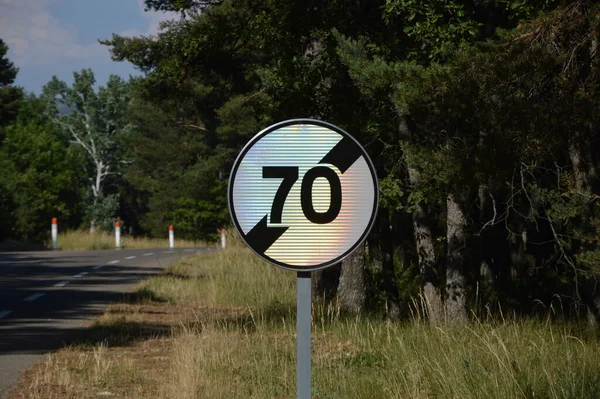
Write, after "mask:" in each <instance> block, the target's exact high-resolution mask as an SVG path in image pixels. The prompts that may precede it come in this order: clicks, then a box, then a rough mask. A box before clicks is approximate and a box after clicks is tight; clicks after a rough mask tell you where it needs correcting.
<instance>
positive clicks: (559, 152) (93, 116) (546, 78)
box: [0, 0, 600, 324]
mask: <svg viewBox="0 0 600 399" xmlns="http://www.w3.org/2000/svg"><path fill="white" fill-rule="evenodd" d="M146 6H147V7H148V9H153V10H161V11H170V12H176V13H178V15H179V18H177V19H175V20H172V21H169V22H165V23H163V24H162V29H161V30H160V32H159V33H158V34H157V35H154V36H139V37H123V36H119V35H113V37H111V38H106V39H105V40H103V41H102V43H103V44H105V45H107V46H109V48H110V50H111V53H112V56H113V59H114V60H115V61H123V60H127V61H129V62H130V63H132V64H133V65H135V66H136V67H137V68H138V69H139V71H140V72H141V73H142V76H141V77H135V78H131V79H130V80H129V81H125V80H123V79H121V78H119V77H117V76H111V77H110V78H109V79H108V81H107V82H100V86H97V85H96V81H95V78H94V73H93V71H92V70H82V71H78V72H75V73H74V82H73V84H72V85H67V84H66V83H65V82H62V81H60V80H58V79H56V78H54V79H52V80H51V81H50V82H48V83H47V84H46V85H45V86H44V88H43V90H42V92H41V94H40V95H37V96H36V95H33V94H31V93H26V92H24V91H23V89H21V88H19V87H16V86H15V85H13V82H14V79H15V77H16V75H17V73H18V70H17V68H15V67H14V65H13V64H12V63H11V62H10V60H9V59H8V58H7V57H6V53H7V50H8V48H7V46H6V45H4V43H3V42H0V59H1V60H0V242H1V241H2V240H5V239H8V238H10V239H17V240H22V241H27V242H34V243H35V242H37V243H44V242H47V240H48V238H49V228H48V227H49V226H48V225H49V222H50V219H51V218H52V217H57V218H59V220H60V223H61V228H70V229H77V228H79V229H81V228H84V229H86V230H88V229H89V230H90V231H94V230H103V231H110V230H111V229H112V226H113V224H114V222H115V221H116V220H120V221H121V223H122V226H123V230H124V231H125V232H127V234H130V235H133V236H164V235H165V226H168V225H169V224H173V225H175V226H176V229H177V234H178V236H179V237H182V238H186V239H194V240H198V239H200V240H214V239H216V238H217V229H218V228H222V227H224V226H227V225H229V224H230V220H229V215H228V211H227V206H226V187H227V181H228V177H229V171H230V169H231V165H232V163H233V160H234V158H235V156H236V155H237V153H238V152H239V150H240V149H241V147H242V146H243V145H244V144H245V143H246V142H247V141H248V140H249V139H250V138H251V137H252V136H254V135H255V134H256V133H257V132H258V131H260V130H262V129H263V128H265V127H267V126H268V125H270V124H272V123H275V122H278V121H281V120H285V119H290V118H297V117H310V118H317V119H322V120H325V121H328V122H331V123H333V124H336V125H338V126H340V127H341V128H343V129H345V130H347V131H348V132H350V133H351V134H352V135H353V136H354V137H356V138H357V139H358V140H359V141H360V142H361V143H362V144H363V145H364V147H365V148H366V149H367V151H368V152H369V154H370V155H371V158H373V159H374V161H375V164H376V168H377V173H378V176H379V179H380V187H381V203H380V210H379V214H378V217H377V223H376V226H375V228H374V229H373V231H372V233H371V235H370V236H369V238H368V240H367V242H366V244H365V245H364V246H363V247H361V248H359V250H357V251H356V252H355V253H354V254H353V255H352V256H351V257H349V258H348V259H347V260H345V261H344V262H343V263H342V264H340V265H338V266H337V267H333V268H330V269H327V270H326V271H324V272H321V273H318V275H317V276H316V278H315V286H316V288H317V293H318V294H319V295H323V296H325V297H330V298H331V297H334V296H335V297H336V298H337V299H338V300H339V303H340V305H341V306H342V308H344V309H345V310H346V311H347V312H350V313H360V312H375V313H381V314H383V315H385V317H387V318H390V319H397V318H402V317H407V316H409V315H410V314H411V312H415V311H418V312H422V313H423V314H424V315H425V316H426V317H427V318H428V319H429V320H430V321H431V322H432V323H439V322H442V321H449V322H453V323H463V322H465V321H466V320H468V318H470V317H477V316H481V315H490V314H491V315H500V314H504V313H506V312H514V313H517V314H535V313H537V312H544V313H546V312H547V311H548V309H559V311H557V313H560V314H561V315H563V316H564V315H566V316H568V317H573V318H586V319H587V320H588V321H589V322H590V323H592V324H598V322H600V287H597V277H598V275H599V274H600V262H599V261H600V249H599V247H598V243H599V240H600V207H599V202H598V200H599V199H600V197H599V196H598V194H599V193H600V187H599V183H600V176H599V175H598V168H599V167H600V165H599V161H600V159H599V157H598V155H597V154H598V150H599V148H600V135H599V133H600V112H599V111H600V96H599V95H598V94H599V92H600V50H599V40H600V4H599V2H597V1H587V0H586V1H559V0H545V1H541V0H532V1H524V0H517V1H513V0H477V1H459V0H447V1H436V0H387V1H376V0H330V1H319V0H308V1H294V0H277V1H276V0H261V1H258V0H236V1H229V0H224V1H210V0H206V1H199V0H146Z"/></svg>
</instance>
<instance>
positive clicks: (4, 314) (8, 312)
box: [0, 310, 12, 319]
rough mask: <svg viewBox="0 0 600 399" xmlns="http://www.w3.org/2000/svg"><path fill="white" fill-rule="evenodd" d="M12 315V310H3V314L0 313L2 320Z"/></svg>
mask: <svg viewBox="0 0 600 399" xmlns="http://www.w3.org/2000/svg"><path fill="white" fill-rule="evenodd" d="M11 313H12V310H3V311H2V312H0V319H3V318H5V317H6V316H8V315H9V314H11Z"/></svg>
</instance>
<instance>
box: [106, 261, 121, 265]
mask: <svg viewBox="0 0 600 399" xmlns="http://www.w3.org/2000/svg"><path fill="white" fill-rule="evenodd" d="M115 263H119V261H118V260H111V261H110V262H108V264H109V265H114V264H115Z"/></svg>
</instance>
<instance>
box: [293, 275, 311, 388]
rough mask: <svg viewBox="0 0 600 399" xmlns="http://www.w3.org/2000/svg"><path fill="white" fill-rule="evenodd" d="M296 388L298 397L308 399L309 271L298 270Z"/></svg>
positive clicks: (309, 348) (309, 353)
mask: <svg viewBox="0 0 600 399" xmlns="http://www.w3.org/2000/svg"><path fill="white" fill-rule="evenodd" d="M297 288H298V298H297V299H298V305H297V315H296V317H297V320H296V329H297V338H296V339H297V345H298V346H297V354H296V388H297V392H298V399H310V393H311V392H310V391H311V360H310V355H311V345H310V344H311V342H310V341H311V317H310V316H311V304H312V294H311V282H310V272H298V279H297Z"/></svg>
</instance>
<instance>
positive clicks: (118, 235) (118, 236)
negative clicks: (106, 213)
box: [115, 220, 121, 248]
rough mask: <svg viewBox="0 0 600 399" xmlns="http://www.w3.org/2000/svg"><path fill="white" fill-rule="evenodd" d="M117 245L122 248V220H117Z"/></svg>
mask: <svg viewBox="0 0 600 399" xmlns="http://www.w3.org/2000/svg"><path fill="white" fill-rule="evenodd" d="M115 247H117V248H121V222H119V221H118V220H117V221H116V222H115Z"/></svg>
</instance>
